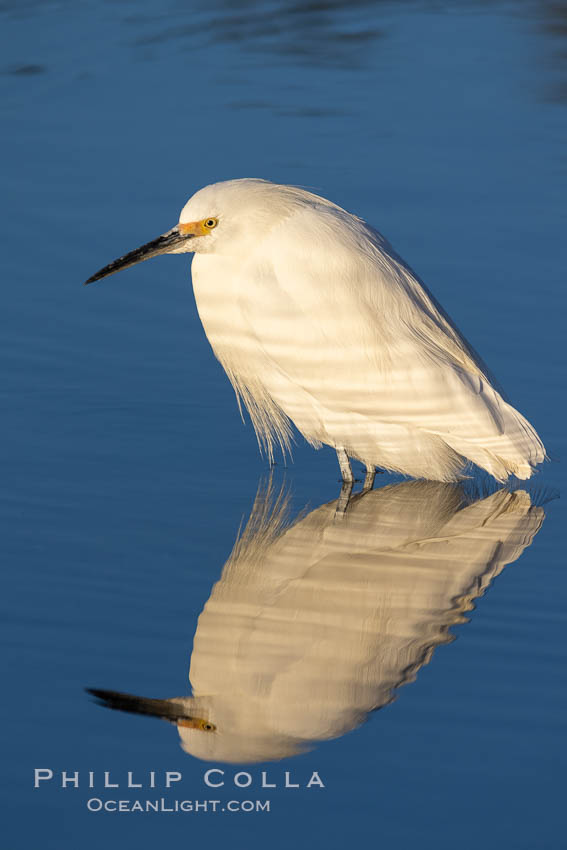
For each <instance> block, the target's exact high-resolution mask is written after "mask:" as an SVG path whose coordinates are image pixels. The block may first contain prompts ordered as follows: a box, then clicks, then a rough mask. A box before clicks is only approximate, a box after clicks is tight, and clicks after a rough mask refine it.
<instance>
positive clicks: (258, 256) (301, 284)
mask: <svg viewBox="0 0 567 850" xmlns="http://www.w3.org/2000/svg"><path fill="white" fill-rule="evenodd" d="M189 251H191V252H195V255H196V256H195V258H194V261H193V266H192V277H193V287H194V291H195V298H196V302H197V308H198V310H199V315H200V317H201V320H202V322H203V326H204V328H205V332H206V334H207V337H208V339H209V342H210V343H211V346H212V348H213V351H214V353H215V355H216V356H217V358H218V359H219V360H220V362H221V364H222V365H223V367H224V369H225V371H226V373H227V375H228V377H229V378H230V380H231V382H232V384H233V386H234V389H235V391H236V393H237V396H238V397H239V399H241V400H242V401H243V402H244V405H245V406H246V408H247V409H248V411H249V413H250V416H251V419H252V422H253V424H254V428H255V429H256V433H257V436H258V440H259V442H260V444H261V445H262V446H263V447H264V448H265V449H266V451H267V453H268V455H269V456H270V457H272V455H273V450H274V446H275V445H277V444H278V443H279V444H280V446H281V447H282V449H283V450H286V449H288V448H289V445H290V439H291V435H292V431H291V426H290V421H291V422H293V423H294V424H295V426H296V427H297V429H298V430H299V431H300V432H301V433H302V434H303V436H304V437H305V438H306V439H307V440H308V441H309V442H310V443H311V444H312V445H314V446H316V447H319V446H321V444H327V445H330V446H333V447H334V448H335V449H336V451H337V454H338V458H339V463H340V466H341V472H342V475H343V479H344V480H347V481H348V480H352V470H351V466H350V461H349V458H356V459H358V460H360V461H362V463H363V464H365V465H366V467H367V470H369V471H372V470H373V469H374V467H376V466H379V467H381V468H385V469H388V470H392V471H395V472H400V473H402V474H404V475H409V476H411V477H416V478H428V479H434V480H439V481H454V480H456V479H458V478H459V477H460V476H461V475H462V471H463V468H464V466H465V465H466V464H467V463H468V462H472V463H474V464H476V465H478V466H479V467H482V468H483V469H485V470H487V471H488V472H489V473H490V474H491V475H493V476H494V477H495V478H496V479H498V480H499V481H504V480H505V479H507V478H508V476H510V475H516V476H517V477H518V478H529V477H530V476H531V475H532V472H533V470H534V467H535V466H536V465H537V464H538V463H540V462H541V461H543V460H544V459H545V449H544V447H543V444H542V442H541V440H540V439H539V437H538V435H537V433H536V431H535V430H534V428H533V427H532V426H531V425H530V424H529V422H528V421H527V420H526V419H525V418H524V417H523V416H522V415H521V414H520V413H519V412H518V411H517V410H515V409H514V408H513V407H512V406H511V405H510V404H508V403H507V402H506V401H505V400H504V398H503V397H502V395H501V393H500V392H499V391H498V389H497V388H496V386H495V384H494V381H493V380H492V379H491V378H490V376H489V374H488V372H487V369H486V367H485V366H484V364H483V363H482V361H481V360H480V358H479V357H478V355H477V354H476V352H475V351H474V350H473V349H472V348H471V346H470V345H469V344H468V343H467V341H466V340H465V339H464V337H463V336H462V334H461V333H460V332H459V330H458V329H457V328H456V326H455V325H454V324H453V322H452V321H451V320H450V318H449V317H448V316H447V315H446V313H445V312H444V311H443V309H442V308H441V307H440V305H439V304H438V303H437V302H436V300H435V299H434V298H433V296H432V295H431V293H430V292H429V291H428V290H427V289H426V288H425V286H424V285H423V284H422V283H421V282H420V281H419V279H418V278H417V277H416V276H415V275H414V273H413V272H412V271H411V269H409V267H408V266H407V265H406V264H405V263H404V262H403V261H402V260H401V259H400V258H399V257H398V256H397V255H396V254H395V252H394V251H393V249H392V248H391V247H390V245H389V244H388V243H387V242H386V240H385V239H384V238H383V237H382V236H381V235H380V234H379V233H378V232H377V231H376V230H374V229H373V228H371V227H370V226H369V225H368V224H366V223H365V222H364V221H362V220H361V219H360V218H358V217H357V216H355V215H352V214H350V213H348V212H346V211H345V210H343V209H341V208H340V207H338V206H336V205H335V204H333V203H331V202H330V201H328V200H325V199H324V198H321V197H318V196H317V195H314V194H312V193H310V192H307V191H304V190H303V189H298V188H295V187H292V186H283V185H277V184H274V183H270V182H267V181H264V180H258V179H243V180H230V181H227V182H223V183H216V184H213V185H211V186H206V187H205V188H204V189H201V190H200V191H199V192H197V193H196V194H195V195H193V197H192V198H191V199H190V200H189V201H188V202H187V204H186V205H185V207H184V208H183V210H182V212H181V215H180V219H179V223H178V224H177V225H176V226H175V227H174V228H172V229H171V230H170V231H168V232H167V233H165V234H164V235H163V236H160V237H159V238H158V239H156V240H154V241H153V242H149V243H147V244H146V245H144V246H143V247H142V248H139V249H137V250H136V251H132V252H131V253H130V254H127V255H125V256H124V257H121V258H120V259H118V260H116V261H114V262H113V263H110V265H108V266H106V267H105V268H103V269H101V270H100V271H99V272H98V273H97V274H95V275H93V276H92V277H91V278H90V279H89V280H88V281H87V283H91V282H93V281H95V280H99V279H100V278H103V277H106V276H107V275H110V274H113V273H114V272H116V271H119V270H120V269H123V268H127V267H128V266H130V265H133V264H135V263H137V262H140V261H141V260H145V259H148V258H150V257H153V256H156V255H157V254H163V253H184V252H189Z"/></svg>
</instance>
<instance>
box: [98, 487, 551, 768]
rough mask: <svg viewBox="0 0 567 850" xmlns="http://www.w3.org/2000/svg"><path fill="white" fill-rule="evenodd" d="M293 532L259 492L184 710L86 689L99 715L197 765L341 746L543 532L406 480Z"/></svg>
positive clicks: (511, 509)
mask: <svg viewBox="0 0 567 850" xmlns="http://www.w3.org/2000/svg"><path fill="white" fill-rule="evenodd" d="M336 507H337V502H336V501H333V502H330V503H328V504H326V505H322V506H321V507H319V508H317V509H316V510H314V511H312V512H310V513H308V514H306V515H303V516H301V517H300V518H299V519H297V520H296V521H295V522H294V523H290V522H289V518H288V500H287V497H286V496H285V494H284V492H283V491H282V492H280V494H279V496H276V495H275V494H274V490H273V488H272V486H271V485H270V484H268V485H267V486H266V487H264V488H263V489H262V488H261V489H260V491H259V493H258V495H257V497H256V501H255V504H254V507H253V510H252V513H251V516H250V519H249V521H248V524H247V526H246V528H245V530H244V532H243V533H242V534H241V535H240V536H239V538H238V540H237V542H236V544H235V546H234V549H233V551H232V554H231V556H230V558H229V559H228V561H227V563H226V565H225V567H224V570H223V573H222V576H221V578H220V580H219V581H218V582H217V583H216V584H215V585H214V587H213V589H212V592H211V595H210V598H209V600H208V602H207V603H206V605H205V607H204V610H203V612H202V613H201V615H200V617H199V620H198V624H197V630H196V633H195V638H194V644H193V652H192V655H191V664H190V670H189V679H190V683H191V686H192V689H193V697H177V698H174V699H160V700H154V699H147V698H144V697H137V696H133V695H129V694H122V693H118V692H115V691H104V690H93V691H91V693H93V694H94V695H95V696H96V697H97V698H98V700H99V701H100V702H102V703H103V704H105V705H107V706H109V707H111V708H117V709H121V710H124V711H130V712H135V713H143V714H150V715H154V716H157V717H162V718H165V719H167V720H169V721H171V722H173V723H175V724H176V725H177V728H178V732H179V736H180V742H181V746H182V748H183V749H184V750H185V751H186V752H187V753H190V754H191V755H193V756H195V757H197V758H199V759H203V760H206V761H213V760H214V761H220V762H241V763H247V762H248V763H250V762H258V761H270V760H277V759H282V758H285V757H289V756H293V755H296V754H298V753H301V752H304V751H305V750H307V749H310V748H311V747H312V746H314V745H315V744H316V743H317V742H321V741H325V740H329V739H331V738H337V737H340V736H341V735H344V734H345V733H347V732H349V731H351V730H352V729H355V728H356V727H357V726H359V725H360V724H361V723H363V722H364V721H365V720H366V718H367V717H368V715H369V713H370V712H371V711H374V710H375V709H378V708H380V707H382V706H384V705H386V704H387V703H389V702H391V701H392V700H393V699H394V697H395V695H396V690H397V688H399V687H400V686H401V685H404V684H406V683H408V682H411V681H413V680H414V679H415V677H416V674H417V672H418V671H419V670H420V668H421V667H422V666H423V665H424V664H426V663H427V662H428V661H429V660H430V658H431V655H432V653H433V651H434V649H435V647H437V646H438V645H440V644H443V643H448V642H450V641H451V640H453V639H454V638H453V635H451V633H450V631H449V630H450V628H451V627H452V626H454V625H456V624H458V623H463V622H466V614H467V612H468V611H470V610H471V609H472V608H473V607H474V601H475V600H476V599H477V598H478V597H480V596H482V595H483V593H484V591H485V590H486V589H487V587H488V586H489V585H490V583H491V581H492V580H493V579H494V578H495V577H496V576H497V575H498V574H499V573H500V572H501V571H502V569H503V568H504V567H505V566H506V564H510V563H512V562H513V561H515V560H517V559H518V558H519V557H520V555H521V554H522V552H523V551H524V549H525V548H526V547H528V546H529V545H530V544H531V542H532V540H533V538H534V536H535V535H536V533H537V532H538V530H539V528H540V526H541V524H542V522H543V518H544V511H543V509H542V508H541V507H537V506H534V505H533V504H532V500H531V498H530V496H529V495H528V493H527V492H525V491H523V490H518V491H516V492H510V491H509V490H508V489H506V488H503V489H501V490H498V491H497V492H494V493H492V495H489V496H486V497H480V498H478V497H477V498H476V499H475V498H471V497H470V496H467V492H466V488H465V486H463V485H454V484H442V483H438V482H429V481H408V482H404V483H401V484H396V485H392V486H387V487H383V488H381V489H379V490H372V491H369V492H366V493H363V494H359V495H358V496H355V497H354V498H353V499H351V501H350V504H349V507H348V511H347V513H346V515H345V516H344V517H342V518H337V516H336Z"/></svg>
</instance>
